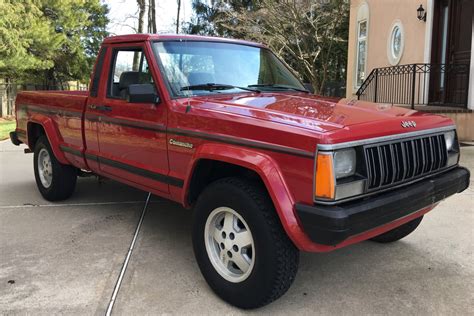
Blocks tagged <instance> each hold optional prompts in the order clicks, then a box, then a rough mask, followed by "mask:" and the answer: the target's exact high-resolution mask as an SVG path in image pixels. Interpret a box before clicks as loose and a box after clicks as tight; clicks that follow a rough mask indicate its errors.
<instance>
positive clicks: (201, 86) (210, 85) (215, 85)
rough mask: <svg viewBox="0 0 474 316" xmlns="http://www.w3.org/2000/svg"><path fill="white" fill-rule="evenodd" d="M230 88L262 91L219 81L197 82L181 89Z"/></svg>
mask: <svg viewBox="0 0 474 316" xmlns="http://www.w3.org/2000/svg"><path fill="white" fill-rule="evenodd" d="M230 89H240V90H245V91H252V92H257V93H260V92H261V91H260V90H258V89H252V88H251V87H249V88H246V87H238V86H233V85H230V84H219V83H203V84H196V85H191V86H185V87H182V88H181V89H180V90H181V91H185V90H206V91H214V90H230Z"/></svg>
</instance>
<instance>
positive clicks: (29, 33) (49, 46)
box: [0, 0, 61, 79]
mask: <svg viewBox="0 0 474 316" xmlns="http://www.w3.org/2000/svg"><path fill="white" fill-rule="evenodd" d="M36 3H37V1H32V0H29V1H22V2H16V1H0V12H2V16H1V18H0V75H1V76H2V77H5V78H7V79H9V78H12V77H16V76H19V75H21V74H22V73H23V72H25V71H27V70H45V69H49V68H51V67H53V66H54V51H55V50H56V49H58V48H59V47H60V46H61V36H60V35H59V34H57V33H56V32H55V31H54V28H52V26H51V22H50V21H49V20H48V19H47V18H46V17H45V16H44V15H43V12H42V11H41V8H40V7H39V6H38V5H37V4H36Z"/></svg>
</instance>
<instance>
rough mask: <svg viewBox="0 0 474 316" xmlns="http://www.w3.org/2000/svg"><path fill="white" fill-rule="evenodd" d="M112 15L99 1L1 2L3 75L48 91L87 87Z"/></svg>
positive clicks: (1, 60) (1, 59)
mask: <svg viewBox="0 0 474 316" xmlns="http://www.w3.org/2000/svg"><path fill="white" fill-rule="evenodd" d="M107 10H108V9H107V7H106V6H105V5H101V4H100V1H99V0H24V1H1V2H0V11H1V12H2V17H1V18H0V37H1V40H0V43H1V44H0V73H1V74H2V75H3V76H4V77H15V78H16V79H20V80H21V79H27V80H29V82H32V81H41V82H42V83H43V84H46V85H57V84H62V83H64V82H66V81H69V80H80V81H82V82H87V81H88V80H89V75H90V72H91V70H92V67H93V63H94V61H95V55H96V54H97V52H98V50H99V47H100V43H101V42H102V39H103V38H104V37H105V36H106V35H107V32H106V29H105V28H106V25H107V23H108V19H107V17H106V14H107Z"/></svg>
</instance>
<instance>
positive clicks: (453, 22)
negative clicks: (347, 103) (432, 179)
mask: <svg viewBox="0 0 474 316" xmlns="http://www.w3.org/2000/svg"><path fill="white" fill-rule="evenodd" d="M420 6H421V7H420ZM473 11H474V0H351V9H350V31H349V52H348V65H347V87H346V88H347V90H346V91H347V97H348V98H358V97H359V98H360V99H365V100H369V101H375V102H384V103H393V104H401V105H404V106H407V107H411V106H414V107H415V108H416V109H417V110H428V111H434V112H442V113H444V114H446V115H449V116H451V117H452V118H453V119H455V120H456V123H457V125H458V133H459V134H460V137H461V138H463V139H465V140H474V116H473V113H472V110H473V109H474V70H473V66H474V54H473V53H472V52H473V51H474V18H473ZM361 86H362V88H361ZM358 91H359V93H358ZM358 94H359V96H358Z"/></svg>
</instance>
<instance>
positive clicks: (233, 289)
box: [193, 178, 299, 309]
mask: <svg viewBox="0 0 474 316" xmlns="http://www.w3.org/2000/svg"><path fill="white" fill-rule="evenodd" d="M193 246H194V253H195V256H196V259H197V262H198V265H199V268H200V270H201V272H202V274H203V276H204V278H205V279H206V281H207V283H208V284H209V286H210V287H211V288H212V290H213V291H214V292H215V293H216V294H217V295H218V296H220V297H221V298H222V299H224V300H225V301H227V302H229V303H230V304H232V305H234V306H237V307H240V308H246V309H250V308H257V307H260V306H263V305H266V304H268V303H270V302H272V301H274V300H276V299H277V298H279V297H280V296H282V295H283V294H284V293H285V292H286V291H287V290H288V288H289V287H290V285H291V284H292V283H293V280H294V279H295V276H296V272H297V270H298V262H299V251H298V249H296V247H295V246H294V245H293V243H292V242H291V241H290V240H289V238H288V237H287V235H286V233H285V231H284V230H283V227H282V226H281V223H280V220H279V218H278V216H277V214H276V212H275V209H274V207H273V204H272V202H271V200H270V198H269V197H268V194H267V193H266V191H265V190H264V188H262V187H261V186H259V185H258V184H255V183H252V182H250V181H248V180H245V179H240V178H225V179H222V180H218V181H216V182H214V183H212V184H211V185H209V186H208V187H207V188H206V189H205V190H204V192H203V193H202V194H201V195H200V197H199V199H198V202H197V204H196V208H195V211H194V226H193Z"/></svg>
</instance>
